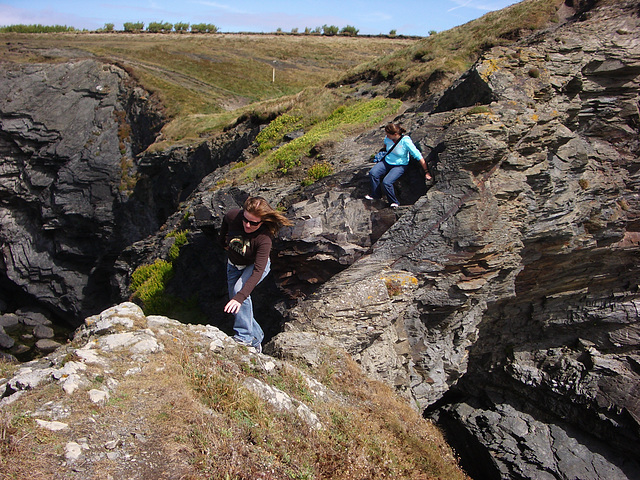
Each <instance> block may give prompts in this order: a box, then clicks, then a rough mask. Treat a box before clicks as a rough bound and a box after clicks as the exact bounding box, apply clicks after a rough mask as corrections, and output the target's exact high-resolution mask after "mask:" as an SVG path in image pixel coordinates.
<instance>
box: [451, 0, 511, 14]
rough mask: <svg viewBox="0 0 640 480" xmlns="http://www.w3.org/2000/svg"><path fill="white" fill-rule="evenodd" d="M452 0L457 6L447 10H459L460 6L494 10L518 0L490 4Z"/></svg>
mask: <svg viewBox="0 0 640 480" xmlns="http://www.w3.org/2000/svg"><path fill="white" fill-rule="evenodd" d="M450 1H451V2H453V3H455V4H456V6H455V7H451V8H450V9H448V10H447V12H452V11H454V10H458V9H459V8H465V7H466V8H473V9H474V10H481V11H483V12H492V11H494V10H500V9H502V8H505V7H506V6H508V5H511V4H513V3H516V2H517V1H518V0H513V1H498V2H493V3H489V4H487V3H480V2H476V1H475V0H450Z"/></svg>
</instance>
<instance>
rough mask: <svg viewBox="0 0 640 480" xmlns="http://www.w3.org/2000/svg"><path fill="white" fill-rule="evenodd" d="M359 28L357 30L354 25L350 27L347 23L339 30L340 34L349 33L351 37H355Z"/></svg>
mask: <svg viewBox="0 0 640 480" xmlns="http://www.w3.org/2000/svg"><path fill="white" fill-rule="evenodd" d="M359 31H360V30H358V29H357V28H356V27H352V26H351V25H347V26H346V27H343V28H342V30H340V34H341V35H349V36H352V37H355V36H356V35H358V32H359Z"/></svg>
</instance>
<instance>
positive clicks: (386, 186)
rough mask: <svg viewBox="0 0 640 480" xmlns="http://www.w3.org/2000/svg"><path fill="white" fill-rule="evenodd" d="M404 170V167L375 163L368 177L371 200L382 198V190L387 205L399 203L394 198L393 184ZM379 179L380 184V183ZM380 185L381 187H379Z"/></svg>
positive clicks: (383, 162)
mask: <svg viewBox="0 0 640 480" xmlns="http://www.w3.org/2000/svg"><path fill="white" fill-rule="evenodd" d="M406 168H407V166H406V165H389V164H388V163H387V162H385V161H382V162H378V163H376V164H375V165H374V166H373V168H372V169H371V170H370V171H369V177H371V196H372V197H373V198H380V197H382V190H384V193H385V194H386V195H387V198H388V199H389V203H400V202H398V199H397V198H396V192H395V190H394V189H393V184H394V182H395V181H396V180H398V179H399V178H400V177H401V176H402V175H403V174H404V171H405V170H406ZM381 178H382V182H380V179H381ZM381 183H382V186H381V185H380V184H381Z"/></svg>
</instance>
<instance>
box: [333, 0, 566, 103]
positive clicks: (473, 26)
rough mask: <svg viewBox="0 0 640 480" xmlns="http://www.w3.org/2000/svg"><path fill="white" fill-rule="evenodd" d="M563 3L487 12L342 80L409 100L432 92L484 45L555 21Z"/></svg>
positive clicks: (534, 1)
mask: <svg viewBox="0 0 640 480" xmlns="http://www.w3.org/2000/svg"><path fill="white" fill-rule="evenodd" d="M563 3H564V2H563V1H562V0H524V1H522V2H519V3H517V4H515V5H512V6H510V7H507V8H504V9H502V10H498V11H495V12H490V13H487V14H486V15H484V16H482V17H481V18H479V19H477V20H473V21H471V22H468V23H466V24H464V25H460V26H458V27H455V28H452V29H450V30H446V31H443V32H439V33H436V34H434V35H431V36H429V37H427V38H424V39H421V40H420V41H418V42H415V43H414V44H412V45H410V46H408V47H407V48H405V49H402V50H398V51H396V52H393V53H391V54H389V55H387V56H385V57H381V58H378V59H375V60H373V61H371V62H369V63H363V64H362V65H359V66H358V67H356V68H354V69H353V70H352V71H350V72H349V73H348V74H347V75H345V76H344V77H343V78H342V79H341V80H340V83H344V84H350V83H357V82H362V81H363V80H365V79H376V78H377V79H379V80H385V81H387V82H389V83H391V84H393V85H395V86H396V87H395V88H396V93H398V94H401V93H408V95H407V96H408V97H409V98H416V97H419V96H421V95H425V94H429V93H435V91H437V90H442V89H443V88H445V87H446V86H448V85H449V84H450V83H451V82H452V81H453V80H454V79H455V78H457V77H458V76H459V75H460V74H461V73H462V72H464V71H465V70H467V69H468V68H469V67H470V66H471V65H472V64H473V63H474V62H475V61H476V60H477V59H478V58H479V57H480V55H481V54H482V52H483V51H485V50H487V49H488V48H491V47H493V46H497V45H508V44H511V43H513V42H515V41H517V40H519V39H520V38H522V37H523V36H525V35H527V34H529V33H531V32H533V31H535V30H538V29H540V28H543V27H544V26H545V25H548V24H550V23H553V22H555V21H557V20H558V19H557V11H558V8H559V7H560V6H561V5H562V4H563ZM431 84H433V86H432V87H431V89H430V88H429V87H430V85H431Z"/></svg>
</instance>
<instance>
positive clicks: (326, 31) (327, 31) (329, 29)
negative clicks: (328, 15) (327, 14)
mask: <svg viewBox="0 0 640 480" xmlns="http://www.w3.org/2000/svg"><path fill="white" fill-rule="evenodd" d="M339 30H340V29H339V28H338V27H336V26H335V25H331V26H329V25H323V26H322V34H323V35H327V36H333V35H337V34H338V31H339Z"/></svg>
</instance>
